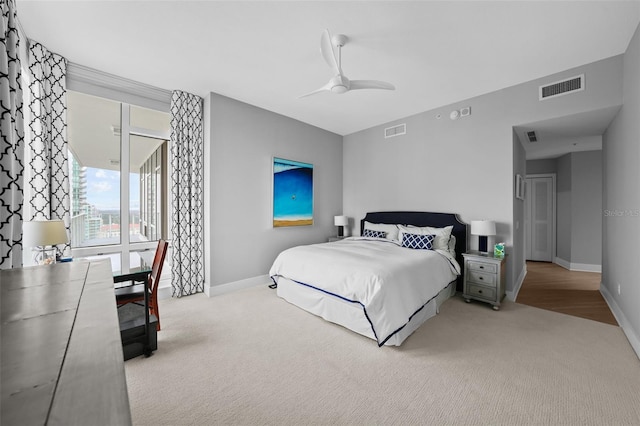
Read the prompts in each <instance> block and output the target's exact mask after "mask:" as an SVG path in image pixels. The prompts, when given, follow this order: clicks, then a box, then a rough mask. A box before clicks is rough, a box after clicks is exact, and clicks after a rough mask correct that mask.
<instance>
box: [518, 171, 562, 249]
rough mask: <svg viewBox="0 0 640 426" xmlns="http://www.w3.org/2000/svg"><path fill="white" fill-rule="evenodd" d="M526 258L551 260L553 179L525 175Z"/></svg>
mask: <svg viewBox="0 0 640 426" xmlns="http://www.w3.org/2000/svg"><path fill="white" fill-rule="evenodd" d="M524 207H525V213H524V214H525V246H526V249H527V250H526V259H527V260H537V261H544V262H551V261H552V260H553V251H554V246H555V245H554V244H553V243H554V240H555V229H554V228H555V227H554V218H555V179H554V177H553V176H543V177H527V178H526V190H525V205H524Z"/></svg>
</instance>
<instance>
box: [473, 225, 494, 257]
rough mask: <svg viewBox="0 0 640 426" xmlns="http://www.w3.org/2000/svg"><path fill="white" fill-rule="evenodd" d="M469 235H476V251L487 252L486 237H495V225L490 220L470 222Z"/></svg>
mask: <svg viewBox="0 0 640 426" xmlns="http://www.w3.org/2000/svg"><path fill="white" fill-rule="evenodd" d="M471 235H478V251H481V252H484V253H486V252H487V236H488V235H496V223H495V222H494V221H492V220H472V221H471Z"/></svg>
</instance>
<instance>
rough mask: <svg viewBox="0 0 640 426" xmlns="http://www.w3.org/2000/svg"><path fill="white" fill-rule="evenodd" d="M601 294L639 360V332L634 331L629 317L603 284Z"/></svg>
mask: <svg viewBox="0 0 640 426" xmlns="http://www.w3.org/2000/svg"><path fill="white" fill-rule="evenodd" d="M600 294H602V297H604V300H605V301H606V302H607V305H609V309H611V312H612V313H613V316H614V317H616V321H618V324H619V325H620V328H621V329H622V331H623V332H624V335H625V336H627V340H629V344H631V347H632V348H633V350H634V351H635V352H636V355H637V356H638V358H640V337H639V336H640V334H638V332H637V331H636V330H634V329H633V326H632V325H631V324H630V323H629V320H627V317H626V316H625V315H624V313H623V312H622V310H621V309H620V307H619V306H618V304H617V303H616V300H615V299H614V298H613V296H612V295H611V293H609V290H608V289H607V287H605V286H604V285H603V284H602V283H600Z"/></svg>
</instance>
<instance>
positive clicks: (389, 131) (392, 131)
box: [384, 123, 407, 139]
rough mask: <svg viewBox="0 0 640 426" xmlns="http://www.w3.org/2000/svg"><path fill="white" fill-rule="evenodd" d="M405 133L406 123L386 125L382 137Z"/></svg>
mask: <svg viewBox="0 0 640 426" xmlns="http://www.w3.org/2000/svg"><path fill="white" fill-rule="evenodd" d="M405 133H407V125H406V123H403V124H398V125H397V126H393V127H387V128H386V129H384V138H385V139H387V138H392V137H394V136H400V135H404V134H405Z"/></svg>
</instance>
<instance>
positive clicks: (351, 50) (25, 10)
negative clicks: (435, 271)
mask: <svg viewBox="0 0 640 426" xmlns="http://www.w3.org/2000/svg"><path fill="white" fill-rule="evenodd" d="M17 5H18V18H19V20H20V22H21V24H22V26H23V29H24V30H25V32H26V34H27V35H28V37H29V38H32V39H34V40H36V41H39V42H41V43H43V44H44V45H45V46H46V47H47V48H48V49H50V50H52V51H54V52H56V53H59V54H61V55H63V56H65V57H66V58H67V59H68V60H70V61H72V62H74V63H77V64H80V65H84V66H87V67H91V68H95V69H98V70H101V71H105V72H108V73H112V74H115V75H118V76H121V77H125V78H129V79H132V80H136V81H140V82H144V83H147V84H150V85H153V86H157V87H160V88H164V89H169V90H172V89H180V90H186V91H189V92H192V93H195V94H198V95H201V96H205V95H206V94H207V93H209V92H216V93H219V94H222V95H225V96H229V97H231V98H234V99H238V100H240V101H243V102H247V103H250V104H253V105H256V106H259V107H262V108H265V109H268V110H271V111H274V112H277V113H280V114H283V115H285V116H288V117H292V118H295V119H298V120H300V121H303V122H306V123H309V124H312V125H315V126H318V127H320V128H323V129H326V130H329V131H332V132H335V133H337V134H340V135H346V134H350V133H353V132H356V131H359V130H362V129H365V128H368V127H371V126H374V125H378V124H382V123H386V122H389V121H393V120H396V119H399V118H402V117H406V116H409V115H413V114H416V113H420V112H423V111H428V110H431V109H434V108H438V107H441V106H444V105H448V104H450V103H454V102H458V101H461V100H464V99H467V98H470V97H473V96H477V95H481V94H484V93H488V92H492V91H495V90H499V89H501V88H505V87H509V86H512V85H515V84H519V83H522V82H524V81H529V80H533V79H536V78H540V77H543V76H546V75H549V74H552V73H555V72H559V71H562V70H565V69H568V68H572V67H575V66H579V65H583V64H586V63H590V62H593V61H597V60H600V59H603V58H607V57H611V56H614V55H618V54H621V53H624V52H625V50H626V48H627V46H628V44H629V41H630V39H631V37H632V35H633V32H634V31H635V29H636V27H637V26H638V22H639V21H640V1H626V2H616V1H606V2H596V1H567V2H559V1H533V2H521V1H510V2H507V1H498V2H488V1H469V2H460V1H449V2H444V1H442V2H434V1H408V2H407V1H355V2H352V1H341V2H337V1H319V2H312V1H283V2H271V1H257V2H247V1H233V2H231V1H226V2H225V1H197V2H191V1H126V2H125V1H29V0H17ZM325 28H327V29H329V31H331V32H332V33H333V34H335V33H343V34H346V35H347V36H348V37H349V38H350V41H349V43H348V44H347V45H346V46H345V47H344V48H343V52H342V54H343V63H342V65H343V67H342V68H343V70H344V73H345V74H346V75H347V76H348V77H349V78H351V79H375V80H384V81H388V82H391V83H393V84H394V85H395V86H396V88H397V89H396V90H395V91H386V90H358V91H352V92H348V93H346V94H344V95H335V94H331V93H322V94H319V95H314V96H311V97H307V98H302V99H301V98H299V96H300V95H302V94H305V93H308V92H310V91H312V90H314V89H316V88H318V87H320V86H321V85H323V84H325V83H326V82H327V81H328V79H329V78H330V77H332V75H331V72H330V69H329V67H328V66H327V65H326V63H325V62H324V61H323V59H322V57H321V55H320V50H319V44H320V34H321V32H322V31H323V29H325Z"/></svg>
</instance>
